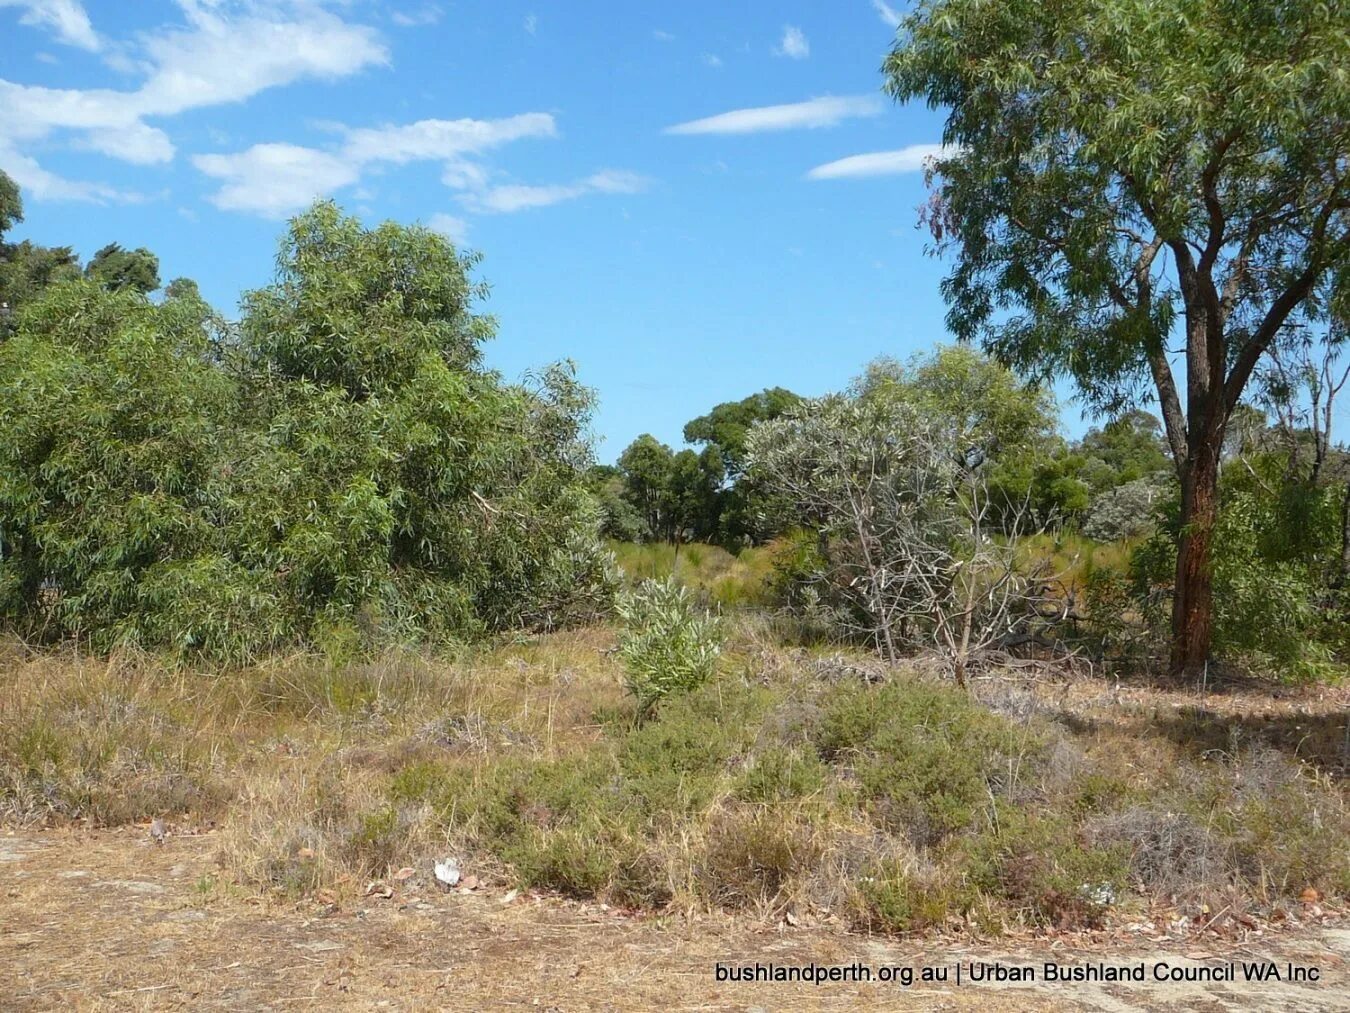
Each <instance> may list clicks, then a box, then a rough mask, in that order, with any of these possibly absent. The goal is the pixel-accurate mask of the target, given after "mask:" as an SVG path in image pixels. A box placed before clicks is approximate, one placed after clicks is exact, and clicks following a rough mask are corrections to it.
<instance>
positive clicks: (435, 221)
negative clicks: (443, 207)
mask: <svg viewBox="0 0 1350 1013" xmlns="http://www.w3.org/2000/svg"><path fill="white" fill-rule="evenodd" d="M427 228H429V229H431V231H432V232H439V233H440V234H441V235H443V236H445V238H446V239H448V240H450V242H452V243H454V244H455V245H456V246H463V245H464V244H465V243H467V242H468V241H469V223H468V222H466V221H465V220H464V219H463V218H456V217H455V216H454V215H448V214H446V213H445V212H444V211H438V212H437V213H436V214H434V215H432V216H431V217H430V218H428V219H427Z"/></svg>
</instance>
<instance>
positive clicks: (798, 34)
mask: <svg viewBox="0 0 1350 1013" xmlns="http://www.w3.org/2000/svg"><path fill="white" fill-rule="evenodd" d="M774 54H775V55H777V56H786V57H788V58H790V59H793V60H805V59H806V58H807V57H808V56H810V55H811V43H810V42H808V41H807V40H806V33H805V32H803V31H802V30H801V29H800V28H798V27H797V26H796V25H784V26H783V38H782V40H781V41H780V42H779V43H778V46H777V48H775V49H774Z"/></svg>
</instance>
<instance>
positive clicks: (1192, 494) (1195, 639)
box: [1170, 444, 1219, 678]
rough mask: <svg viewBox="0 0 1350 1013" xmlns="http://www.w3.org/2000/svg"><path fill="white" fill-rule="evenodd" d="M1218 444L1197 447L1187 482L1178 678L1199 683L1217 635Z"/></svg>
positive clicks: (1178, 597) (1180, 552)
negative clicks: (1214, 566) (1214, 549)
mask: <svg viewBox="0 0 1350 1013" xmlns="http://www.w3.org/2000/svg"><path fill="white" fill-rule="evenodd" d="M1218 494H1219V454H1218V445H1217V444H1216V445H1215V446H1213V447H1193V448H1192V451H1191V456H1190V460H1189V461H1188V462H1187V466H1186V471H1185V475H1184V476H1183V478H1182V483H1181V521H1182V529H1181V539H1180V542H1179V543H1178V545H1177V576H1176V584H1175V593H1174V595H1173V598H1172V658H1171V665H1170V669H1171V672H1172V674H1173V675H1175V676H1180V677H1183V678H1198V677H1199V676H1200V675H1201V674H1202V673H1203V671H1204V668H1205V663H1206V662H1207V661H1208V660H1209V649H1210V640H1211V637H1212V634H1213V630H1214V586H1213V570H1212V566H1211V561H1210V549H1211V546H1212V544H1213V540H1214V525H1215V521H1216V520H1217V519H1218V514H1219V496H1218Z"/></svg>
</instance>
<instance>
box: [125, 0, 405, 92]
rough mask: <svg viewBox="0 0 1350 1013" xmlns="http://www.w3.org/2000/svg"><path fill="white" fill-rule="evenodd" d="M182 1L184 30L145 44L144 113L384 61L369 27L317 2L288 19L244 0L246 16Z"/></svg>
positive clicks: (344, 73) (328, 76)
mask: <svg viewBox="0 0 1350 1013" xmlns="http://www.w3.org/2000/svg"><path fill="white" fill-rule="evenodd" d="M185 2H186V6H185V9H184V13H185V14H186V17H187V21H188V24H189V26H190V28H189V29H187V30H181V29H177V30H171V31H168V32H164V33H161V34H160V35H157V36H153V37H152V38H151V39H150V40H149V41H148V42H147V44H146V49H147V51H148V53H149V56H150V61H151V63H152V65H153V66H154V71H153V73H152V74H151V76H150V78H149V80H147V81H146V82H145V84H144V85H143V86H142V87H141V89H140V91H139V92H138V93H137V94H136V95H135V96H134V97H133V103H134V104H135V105H136V106H137V107H138V108H139V110H140V112H141V114H142V115H173V114H175V113H180V112H183V111H185V110H187V109H193V108H197V107H200V106H208V105H222V104H225V103H228V102H240V101H243V100H244V99H247V98H251V97H252V96H254V95H256V94H257V93H258V92H260V91H264V90H266V89H268V88H275V87H278V86H280V85H286V84H290V83H292V82H294V81H298V80H301V79H302V78H308V77H317V78H321V79H327V80H334V79H336V78H339V77H346V76H347V75H349V74H354V73H356V72H357V71H358V70H361V69H363V68H365V67H367V66H370V65H372V64H384V63H387V62H388V60H389V53H388V50H387V49H386V48H385V46H384V44H383V43H382V42H381V41H380V40H379V36H378V35H377V34H376V33H375V31H374V29H371V28H367V27H366V26H364V25H354V24H349V23H347V22H345V21H343V20H342V19H341V18H338V17H337V16H335V15H333V14H331V13H329V12H328V11H325V10H323V9H322V8H319V7H314V6H311V5H308V4H302V5H300V6H298V7H295V8H294V12H295V13H294V16H292V17H289V18H287V17H284V16H282V17H278V16H277V11H276V9H275V7H267V6H259V7H257V8H255V7H254V6H253V5H252V4H247V5H245V7H244V10H246V11H247V12H248V13H246V14H245V15H244V16H242V17H225V16H221V15H218V14H215V13H213V11H214V10H216V9H217V5H216V4H212V5H211V9H210V10H207V9H203V8H202V7H199V6H198V5H197V4H196V3H195V2H193V0H185ZM220 6H221V7H228V9H230V10H233V9H234V8H233V7H232V6H228V5H220ZM255 11H256V13H255Z"/></svg>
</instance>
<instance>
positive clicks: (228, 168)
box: [192, 144, 361, 218]
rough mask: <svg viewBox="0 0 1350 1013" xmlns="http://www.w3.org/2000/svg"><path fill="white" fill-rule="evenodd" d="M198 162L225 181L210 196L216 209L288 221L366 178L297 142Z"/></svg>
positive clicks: (257, 147)
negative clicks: (297, 211) (317, 200)
mask: <svg viewBox="0 0 1350 1013" xmlns="http://www.w3.org/2000/svg"><path fill="white" fill-rule="evenodd" d="M192 164H193V165H195V166H196V167H197V168H198V169H199V170H201V171H202V172H204V173H205V174H206V175H208V176H211V177H214V178H215V179H219V180H223V181H224V185H223V186H222V187H221V188H220V189H219V190H218V191H217V192H216V193H214V194H212V195H211V196H210V197H209V198H208V200H210V201H211V203H212V204H214V205H215V206H216V207H218V208H221V209H222V210H225V211H252V212H254V213H256V214H261V215H264V216H266V217H269V218H281V217H284V216H285V215H287V214H289V213H290V212H292V211H294V210H295V209H296V208H300V207H304V206H305V205H306V204H308V203H309V202H310V201H312V200H313V199H314V198H315V197H316V196H322V195H326V194H330V193H332V192H333V191H334V190H338V189H341V188H342V187H344V186H348V185H350V184H352V183H355V182H356V181H357V179H359V178H360V175H361V173H360V170H359V169H358V168H357V167H356V166H354V165H352V164H351V163H350V162H347V161H344V160H343V159H341V158H339V157H337V156H336V155H332V154H329V153H328V152H324V151H316V150H315V149H314V148H304V147H300V146H299V145H295V144H255V145H254V146H253V147H251V148H249V149H248V150H247V151H241V152H239V153H238V154H234V155H196V156H194V157H193V159H192Z"/></svg>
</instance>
